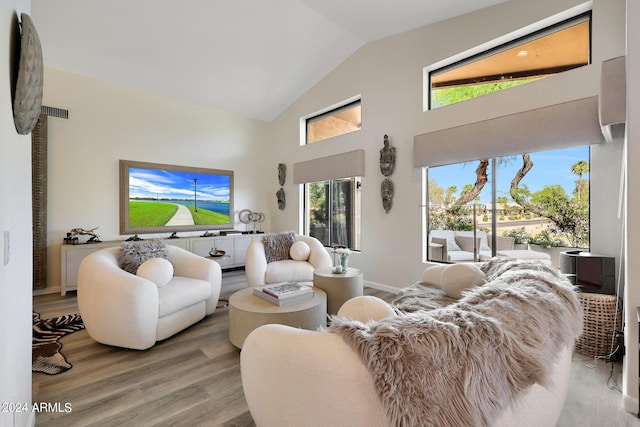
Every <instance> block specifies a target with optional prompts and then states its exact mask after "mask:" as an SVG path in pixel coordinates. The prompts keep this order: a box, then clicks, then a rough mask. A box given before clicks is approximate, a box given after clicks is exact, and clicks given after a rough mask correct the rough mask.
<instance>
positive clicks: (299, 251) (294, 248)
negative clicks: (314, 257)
mask: <svg viewBox="0 0 640 427" xmlns="http://www.w3.org/2000/svg"><path fill="white" fill-rule="evenodd" d="M310 254H311V248H310V247H309V245H307V244H306V243H305V242H295V243H294V244H293V245H291V249H289V255H291V258H292V259H294V260H296V261H306V260H308V259H309V255H310Z"/></svg>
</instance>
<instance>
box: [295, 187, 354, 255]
mask: <svg viewBox="0 0 640 427" xmlns="http://www.w3.org/2000/svg"><path fill="white" fill-rule="evenodd" d="M304 192H305V196H304V200H305V205H304V211H305V212H304V216H305V234H307V235H309V236H313V237H315V238H317V239H318V240H320V241H321V242H322V243H323V244H324V245H325V246H328V247H333V246H337V245H339V246H346V247H348V248H350V249H351V250H355V251H358V250H360V240H361V239H360V222H361V220H360V209H361V203H360V192H361V191H360V178H359V177H356V178H345V179H335V180H328V181H319V182H311V183H308V184H304Z"/></svg>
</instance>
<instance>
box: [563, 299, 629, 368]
mask: <svg viewBox="0 0 640 427" xmlns="http://www.w3.org/2000/svg"><path fill="white" fill-rule="evenodd" d="M616 300H617V297H616V296H615V295H603V294H590V293H581V294H580V305H582V311H583V313H584V323H583V330H582V335H580V337H579V338H578V340H577V341H576V348H575V349H576V351H577V352H578V353H580V354H582V355H585V356H589V357H596V356H606V355H608V354H609V353H611V350H612V348H611V343H612V339H613V337H614V329H618V330H620V329H622V307H621V306H620V305H618V308H617V310H616Z"/></svg>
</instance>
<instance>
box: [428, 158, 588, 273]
mask: <svg viewBox="0 0 640 427" xmlns="http://www.w3.org/2000/svg"><path fill="white" fill-rule="evenodd" d="M578 147H585V148H586V149H587V163H588V164H589V165H591V161H592V153H591V150H592V147H591V146H590V145H584V146H576V147H574V148H578ZM564 149H565V148H556V149H550V150H543V151H539V152H535V154H540V153H546V152H554V151H558V150H560V151H562V150H564ZM531 154H534V153H531ZM517 156H520V155H517ZM504 157H512V156H509V155H506V156H493V157H489V158H488V160H489V166H488V169H487V172H488V174H487V178H488V184H489V185H487V187H486V189H487V191H488V192H489V195H490V197H491V201H490V202H489V204H490V205H491V211H490V212H489V211H488V212H489V216H490V218H491V221H490V223H489V228H490V230H489V231H487V234H488V235H489V236H490V241H489V244H490V246H491V255H492V256H496V248H497V238H498V236H502V235H503V232H504V226H502V227H501V222H503V221H504V219H503V220H498V215H497V213H498V210H499V209H498V206H499V205H500V203H499V202H498V199H499V197H498V191H499V190H500V189H499V188H498V181H499V177H498V175H499V173H498V166H497V165H498V162H497V161H498V160H499V159H501V158H504ZM476 161H477V160H474V161H471V162H476ZM465 163H470V162H467V161H463V162H459V163H452V164H446V165H439V166H432V167H423V168H422V187H423V191H422V207H423V209H422V230H423V234H422V237H423V239H422V248H423V257H422V259H423V262H432V263H440V262H444V261H440V260H437V259H431V258H430V256H429V247H430V234H431V231H432V230H431V225H430V224H431V218H430V215H431V208H432V206H431V201H430V184H429V180H430V179H429V178H430V174H429V171H430V169H433V168H438V167H446V166H451V165H462V164H465ZM500 173H502V172H500ZM586 173H587V174H588V178H587V189H588V196H587V200H586V206H587V208H588V212H587V224H588V232H587V234H588V235H589V236H590V235H591V209H592V207H591V179H592V177H591V173H590V171H587V172H586ZM580 179H582V178H580ZM440 184H442V183H440ZM524 185H525V187H526V183H524ZM548 186H549V185H545V186H544V187H543V189H544V188H545V187H548ZM541 190H542V189H541ZM541 190H539V191H541ZM481 205H482V204H476V206H478V207H479V206H481ZM467 208H468V206H467ZM474 217H475V211H474ZM473 227H474V228H475V230H476V231H480V230H481V228H483V226H482V225H480V224H476V223H475V222H473ZM485 227H486V225H485ZM501 228H502V232H501ZM434 230H436V231H437V230H440V229H439V228H436V229H434ZM454 231H455V230H454ZM471 231H473V228H472V230H471ZM499 233H500V234H499ZM587 244H588V247H587V248H581V249H587V251H588V249H589V248H590V246H591V239H590V237H589V238H588V240H587ZM473 246H474V254H475V253H478V252H477V251H478V250H479V248H476V245H475V241H474V245H473ZM562 247H566V248H570V247H571V246H562ZM445 263H446V262H445Z"/></svg>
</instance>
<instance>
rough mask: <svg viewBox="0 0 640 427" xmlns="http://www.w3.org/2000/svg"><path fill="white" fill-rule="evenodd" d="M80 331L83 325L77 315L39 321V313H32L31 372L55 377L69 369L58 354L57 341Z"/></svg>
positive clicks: (65, 361)
mask: <svg viewBox="0 0 640 427" xmlns="http://www.w3.org/2000/svg"><path fill="white" fill-rule="evenodd" d="M80 329H84V324H83V323H82V318H81V317H80V315H79V314H66V315H64V316H60V317H54V318H52V319H40V314H39V313H33V340H32V352H31V370H32V371H33V372H42V373H45V374H49V375H56V374H59V373H61V372H65V371H68V370H69V369H71V364H70V363H69V362H67V359H65V357H64V356H63V355H62V353H60V349H61V348H62V344H60V343H59V342H58V340H59V339H60V338H62V337H63V336H65V335H67V334H70V333H72V332H75V331H79V330H80Z"/></svg>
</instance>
